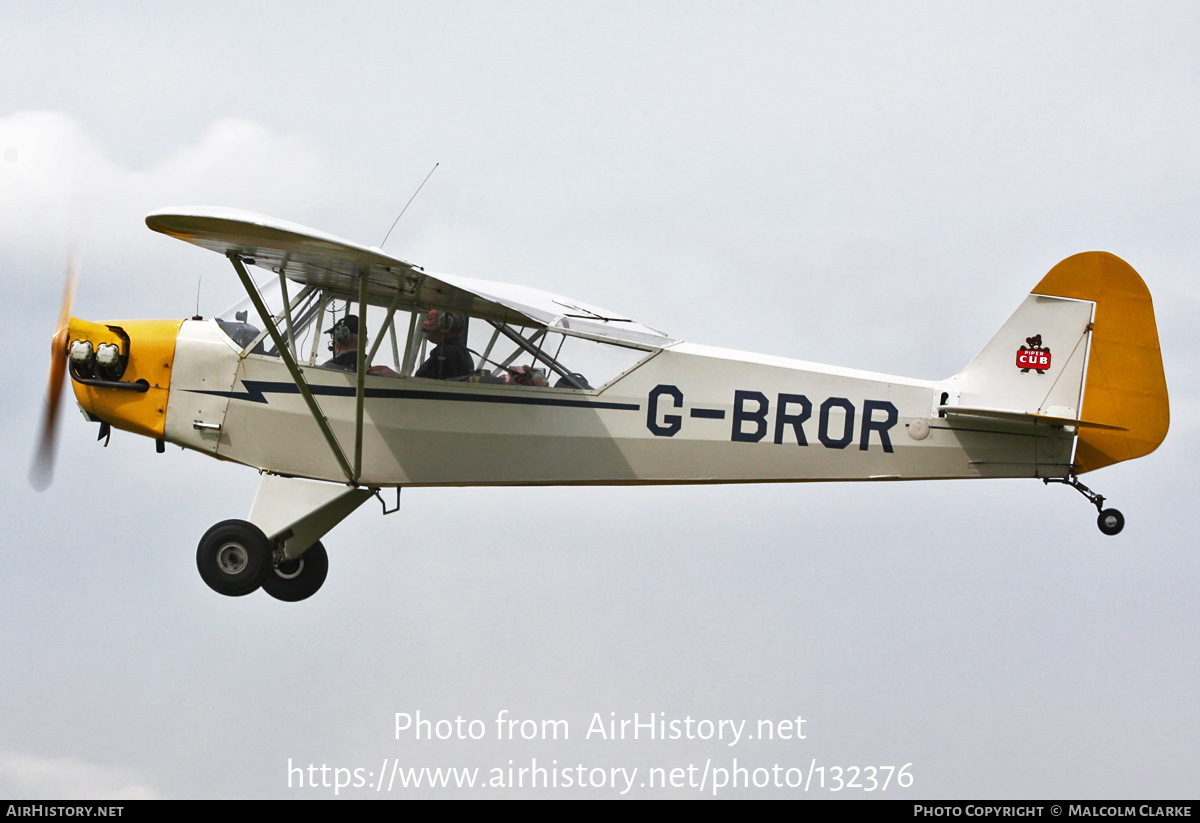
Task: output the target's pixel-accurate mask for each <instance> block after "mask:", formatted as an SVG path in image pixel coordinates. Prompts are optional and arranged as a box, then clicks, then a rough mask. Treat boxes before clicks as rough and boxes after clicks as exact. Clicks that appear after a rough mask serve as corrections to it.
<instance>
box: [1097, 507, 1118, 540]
mask: <svg viewBox="0 0 1200 823" xmlns="http://www.w3.org/2000/svg"><path fill="white" fill-rule="evenodd" d="M1096 525H1097V526H1099V527H1100V531H1102V532H1104V533H1105V534H1108V535H1113V534H1118V533H1120V531H1121V529H1123V528H1125V515H1123V514H1121V513H1120V512H1119V511H1117V510H1116V509H1105V510H1104V511H1102V512H1100V516H1099V517H1098V518H1096Z"/></svg>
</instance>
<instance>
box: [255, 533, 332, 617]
mask: <svg viewBox="0 0 1200 823" xmlns="http://www.w3.org/2000/svg"><path fill="white" fill-rule="evenodd" d="M327 574H329V555H328V554H326V553H325V547H324V546H322V545H321V541H320V540H318V541H317V542H316V543H313V544H312V545H311V546H309V547H308V551H306V552H305V553H304V554H302V555H300V556H299V557H297V558H296V559H295V560H285V561H284V562H283V563H280V564H279V565H278V566H274V565H272V566H271V567H270V568H268V569H267V573H266V574H265V575H263V581H262V587H263V591H265V592H266V593H267V594H269V595H271V597H274V598H275V599H276V600H285V601H287V602H288V603H295V602H296V601H298V600H304V599H306V598H309V597H312V596H313V595H314V594H316V593H317V590H318V589H320V588H321V584H322V583H324V582H325V576H326V575H327Z"/></svg>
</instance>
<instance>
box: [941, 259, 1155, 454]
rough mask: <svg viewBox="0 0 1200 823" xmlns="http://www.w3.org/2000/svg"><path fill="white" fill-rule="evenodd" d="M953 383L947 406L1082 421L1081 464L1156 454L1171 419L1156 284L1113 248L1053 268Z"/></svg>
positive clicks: (946, 410)
mask: <svg viewBox="0 0 1200 823" xmlns="http://www.w3.org/2000/svg"><path fill="white" fill-rule="evenodd" d="M948 386H949V387H951V388H950V391H948V392H946V394H945V395H943V398H942V402H941V404H940V406H939V410H940V412H941V413H942V414H948V415H951V416H964V415H965V416H976V417H983V418H991V419H995V420H1005V421H1008V422H1014V421H1018V422H1019V421H1023V422H1029V423H1039V422H1041V423H1050V424H1055V425H1073V426H1075V427H1076V428H1077V429H1078V432H1079V436H1078V443H1077V445H1076V450H1075V460H1074V471H1075V472H1076V473H1083V472H1088V471H1093V470H1095V469H1099V468H1102V467H1104V466H1108V465H1111V464H1113V463H1119V462H1121V461H1122V460H1132V459H1133V458H1135V457H1141V456H1143V455H1146V454H1149V453H1150V452H1152V451H1154V449H1156V448H1157V447H1158V445H1159V444H1160V443H1161V442H1162V441H1163V438H1164V437H1166V434H1167V428H1168V426H1169V424H1170V409H1169V403H1168V400H1167V383H1166V378H1165V376H1164V375H1163V367H1162V353H1161V351H1160V350H1159V344H1158V328H1157V326H1156V325H1155V322H1154V306H1153V303H1152V302H1151V300H1150V291H1149V290H1148V289H1147V288H1146V284H1145V283H1144V282H1142V278H1141V277H1139V276H1138V273H1137V272H1136V271H1134V270H1133V268H1132V267H1131V266H1130V265H1129V264H1128V263H1126V262H1125V261H1124V260H1121V259H1120V258H1119V257H1116V256H1115V255H1112V254H1108V253H1107V252H1084V253H1083V254H1077V255H1075V256H1074V257H1068V258H1067V259H1066V260H1064V261H1062V262H1061V263H1059V264H1058V265H1057V266H1055V267H1054V268H1053V269H1051V270H1050V273H1049V274H1047V275H1046V276H1045V277H1043V278H1042V281H1041V282H1040V283H1038V284H1037V286H1035V287H1034V289H1033V291H1032V293H1030V295H1029V297H1027V298H1025V301H1024V302H1023V303H1022V304H1021V306H1020V307H1019V308H1018V309H1017V311H1016V313H1014V314H1013V316H1012V317H1011V318H1009V320H1008V322H1006V323H1005V324H1004V325H1003V326H1002V327H1001V328H1000V331H998V332H997V333H996V335H995V336H994V337H992V339H991V340H990V341H988V343H987V345H986V346H984V347H983V350H982V351H981V352H980V353H979V354H978V355H976V357H975V359H974V360H972V361H971V362H970V363H969V364H968V365H967V367H966V368H965V369H963V371H962V372H960V373H959V374H958V375H956V376H955V377H954V378H952V379H951V380H950V381H948Z"/></svg>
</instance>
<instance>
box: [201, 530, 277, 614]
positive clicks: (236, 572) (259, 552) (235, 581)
mask: <svg viewBox="0 0 1200 823" xmlns="http://www.w3.org/2000/svg"><path fill="white" fill-rule="evenodd" d="M196 568H198V569H199V570H200V576H201V577H202V578H204V582H205V583H207V584H208V587H209V588H210V589H212V590H213V591H215V592H217V593H218V594H223V595H225V596H227V597H241V596H242V595H244V594H250V592H252V591H254V590H255V589H257V588H258V587H259V586H261V585H262V580H263V576H264V575H265V574H266V573H267V571H269V570H270V568H271V547H270V544H269V543H268V541H267V536H266V535H265V534H263V533H262V529H260V528H259V527H258V526H256V525H254V524H253V523H247V522H246V521H245V520H224V521H222V522H220V523H218V524H217V525H215V526H213V527H212V528H211V529H209V530H208V531H206V532H205V533H204V537H202V538H200V545H199V547H197V549H196Z"/></svg>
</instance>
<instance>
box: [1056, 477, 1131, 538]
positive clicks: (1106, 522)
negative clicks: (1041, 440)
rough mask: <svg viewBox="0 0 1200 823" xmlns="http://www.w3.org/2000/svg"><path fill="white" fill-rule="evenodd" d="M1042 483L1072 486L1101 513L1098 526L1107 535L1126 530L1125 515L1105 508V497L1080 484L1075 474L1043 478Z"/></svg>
mask: <svg viewBox="0 0 1200 823" xmlns="http://www.w3.org/2000/svg"><path fill="white" fill-rule="evenodd" d="M1042 483H1045V484H1049V483H1062V484H1063V485H1064V486H1070V487H1071V488H1073V489H1075V491H1077V492H1079V493H1080V494H1082V495H1083V496H1084V497H1086V498H1087V499H1088V500H1089V501H1090V502H1091V503H1092V505H1093V506H1095V507H1096V511H1098V512H1100V516H1099V517H1097V518H1096V525H1097V526H1099V527H1100V531H1102V532H1104V533H1105V534H1107V535H1109V536H1112V535H1114V534H1118V533H1120V531H1121V529H1123V528H1125V515H1123V514H1121V513H1120V512H1119V511H1117V510H1116V509H1106V508H1104V495H1102V494H1097V493H1096V492H1094V491H1092V490H1091V489H1089V488H1088V487H1087V486H1085V485H1083V484H1082V483H1080V482H1079V478H1078V477H1076V476H1075V473H1074V472H1071V473H1070V474H1068V475H1067V476H1066V477H1043V478H1042Z"/></svg>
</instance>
